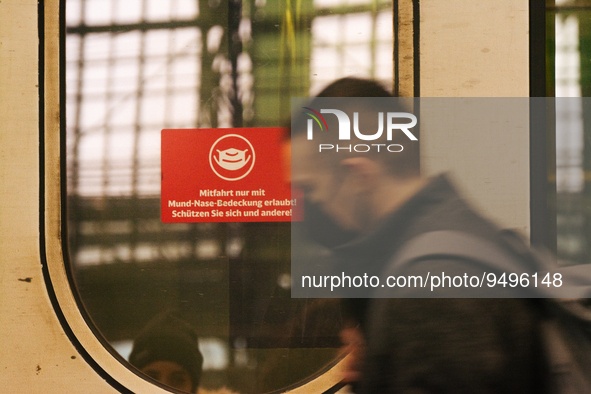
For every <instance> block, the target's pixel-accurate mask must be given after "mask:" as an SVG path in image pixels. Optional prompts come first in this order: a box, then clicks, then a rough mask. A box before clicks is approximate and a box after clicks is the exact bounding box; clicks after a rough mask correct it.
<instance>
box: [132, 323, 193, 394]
mask: <svg viewBox="0 0 591 394" xmlns="http://www.w3.org/2000/svg"><path fill="white" fill-rule="evenodd" d="M129 362H130V363H131V364H132V365H133V366H134V367H136V368H137V369H139V370H140V371H141V372H143V373H144V374H146V375H148V376H150V377H151V378H153V379H155V380H157V381H159V382H160V383H163V384H165V385H167V386H169V387H173V388H176V389H178V390H182V391H186V392H188V393H196V392H197V387H198V386H199V381H200V379H201V373H202V366H203V356H202V355H201V352H200V351H199V341H198V337H197V332H196V330H195V329H194V328H193V327H192V326H191V325H190V324H189V323H187V322H185V321H184V320H182V319H180V318H179V317H178V316H177V315H176V314H175V313H173V312H166V313H164V314H160V315H158V316H156V317H155V318H154V319H152V320H151V321H150V322H149V323H148V325H147V326H146V327H145V328H144V329H143V330H142V331H141V332H140V334H139V335H138V336H137V338H136V339H135V341H134V343H133V349H132V351H131V354H130V356H129Z"/></svg>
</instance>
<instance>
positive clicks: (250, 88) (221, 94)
mask: <svg viewBox="0 0 591 394" xmlns="http://www.w3.org/2000/svg"><path fill="white" fill-rule="evenodd" d="M287 4H289V7H291V8H287V7H288V6H287V5H286V4H285V2H275V1H264V0H256V1H255V0H253V1H242V2H224V1H210V0H207V1H205V0H165V1H164V0H126V1H116V0H67V1H66V24H67V27H66V92H67V99H66V112H67V114H66V120H67V131H66V133H67V135H66V142H67V146H66V164H67V193H68V236H69V252H70V256H71V263H72V270H73V274H74V277H75V280H76V286H77V289H78V292H79V294H80V297H81V299H82V301H83V304H84V306H85V308H86V310H87V312H88V314H89V316H90V317H91V318H92V320H93V322H94V323H95V324H96V326H97V328H98V329H99V330H100V332H101V333H102V335H103V336H104V337H105V338H106V340H108V341H109V342H110V343H111V344H112V345H113V346H114V347H115V349H117V351H118V352H119V353H120V354H121V355H122V357H124V358H126V359H129V356H130V354H131V351H132V344H133V340H134V339H135V338H137V337H138V335H140V333H141V332H142V330H143V329H144V328H145V327H146V325H147V324H148V323H149V322H150V321H151V320H152V319H153V318H154V317H155V316H157V315H158V314H159V313H162V312H164V311H168V310H170V309H171V308H172V309H175V310H176V311H178V313H179V316H180V318H182V319H183V320H184V321H186V322H187V324H190V325H191V326H193V327H194V328H195V330H196V332H197V335H198V338H199V340H198V348H199V351H200V353H201V354H202V355H203V366H202V369H203V375H202V377H201V379H200V387H201V388H202V389H210V390H216V389H221V388H222V387H227V388H229V389H231V390H233V391H236V392H240V393H258V392H269V391H273V390H278V389H281V388H285V387H288V386H291V385H294V384H296V383H297V382H300V381H303V380H305V379H308V378H310V377H311V376H314V375H315V374H317V373H319V371H321V370H322V368H323V367H324V366H326V365H329V364H330V363H332V362H334V360H335V358H336V356H337V353H338V348H339V346H340V343H339V340H338V336H337V334H338V330H339V327H340V325H341V323H342V316H341V311H340V307H339V305H338V303H336V302H335V301H322V300H305V299H300V300H298V299H291V297H290V287H291V278H290V276H289V273H290V236H291V234H290V225H289V223H199V224H192V223H191V224H189V223H180V224H179V223H175V224H163V223H162V222H161V221H160V181H161V175H160V131H161V130H162V129H164V128H209V127H214V128H216V127H243V126H248V127H267V126H273V127H276V126H285V125H287V124H289V119H288V116H289V113H290V99H291V97H292V96H300V97H301V96H307V95H308V94H310V92H312V93H313V92H315V91H318V90H319V89H320V88H321V87H322V86H323V85H325V84H326V83H328V82H330V81H332V80H334V79H336V78H339V77H342V76H346V75H356V76H359V77H371V78H376V79H378V80H380V81H382V82H384V83H385V84H386V85H387V86H388V85H391V80H392V68H393V67H392V2H391V1H379V0H363V1H360V0H355V1H353V0H349V1H346V0H331V1H326V0H325V1H312V0H304V1H298V2H295V1H294V2H291V3H290V2H287ZM140 369H141V368H140ZM150 374H151V375H152V376H153V377H155V372H154V371H151V372H150Z"/></svg>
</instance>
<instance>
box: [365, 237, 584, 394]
mask: <svg viewBox="0 0 591 394" xmlns="http://www.w3.org/2000/svg"><path fill="white" fill-rule="evenodd" d="M499 235H500V242H499V243H498V244H497V243H494V242H491V241H487V240H485V239H483V238H479V237H476V236H473V235H471V234H468V233H464V232H459V231H451V230H443V231H432V232H427V233H424V234H421V235H419V236H417V237H415V238H414V239H411V240H410V241H409V242H408V243H407V244H406V245H405V246H404V247H403V248H402V250H401V251H400V252H399V253H398V254H397V255H396V256H395V257H394V262H393V264H391V265H390V267H395V270H396V271H399V270H400V269H402V268H404V267H406V266H409V265H411V264H413V263H415V262H417V261H419V260H428V259H440V258H442V257H443V258H452V259H462V260H464V261H470V262H476V263H477V264H479V265H480V266H482V267H487V268H488V269H489V270H490V272H494V271H496V272H507V273H509V272H515V271H519V270H521V272H524V270H531V269H532V267H535V268H537V270H539V271H552V272H559V273H561V275H562V278H564V286H565V287H563V288H554V287H544V286H542V287H538V288H536V289H535V291H531V292H528V293H527V294H523V295H524V296H526V297H528V298H529V297H531V298H539V301H540V302H541V304H542V308H543V315H544V317H543V319H542V321H541V322H540V324H541V327H540V329H541V336H542V341H543V348H544V350H545V354H546V356H547V360H546V361H547V367H548V368H549V371H550V374H551V375H550V377H549V378H550V379H549V382H550V385H551V387H549V391H548V392H549V393H552V394H579V393H591V308H590V307H589V304H591V265H588V266H574V267H558V266H557V264H556V260H555V258H553V257H552V255H551V254H549V253H548V252H547V251H544V250H542V249H539V248H530V247H528V246H527V245H526V243H525V242H524V241H523V240H522V239H521V237H520V236H519V235H517V234H516V233H514V232H512V231H509V230H503V231H500V233H499ZM390 273H393V272H390ZM565 290H567V291H565ZM565 295H568V298H564V296H565ZM377 296H378V297H379V296H380V295H379V294H378V295H377Z"/></svg>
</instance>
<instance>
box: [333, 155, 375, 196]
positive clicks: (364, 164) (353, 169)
mask: <svg viewBox="0 0 591 394" xmlns="http://www.w3.org/2000/svg"><path fill="white" fill-rule="evenodd" d="M340 164H341V166H342V167H344V169H345V170H346V172H347V173H348V174H350V175H352V176H353V179H354V181H355V184H356V185H357V186H358V187H359V188H361V189H364V190H366V189H369V188H373V187H375V186H376V185H377V183H378V182H379V180H380V174H381V166H380V165H379V164H378V163H377V162H375V161H374V160H371V159H368V158H365V157H351V158H348V159H344V160H342V161H341V163H340Z"/></svg>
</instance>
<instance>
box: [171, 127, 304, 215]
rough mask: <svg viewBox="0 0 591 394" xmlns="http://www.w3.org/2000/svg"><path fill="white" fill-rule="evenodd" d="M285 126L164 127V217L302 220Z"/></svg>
mask: <svg viewBox="0 0 591 394" xmlns="http://www.w3.org/2000/svg"><path fill="white" fill-rule="evenodd" d="M287 132H288V131H287V129H285V128H278V127H276V128H243V129H168V130H162V135H161V143H162V145H161V149H162V199H161V207H162V209H161V217H162V222H164V223H194V222H277V221H291V220H300V218H301V217H302V211H301V210H300V209H298V196H297V195H296V193H295V192H294V193H293V194H292V190H291V188H290V184H289V169H288V168H287V167H288V166H289V160H288V158H286V157H283V155H282V152H283V150H282V138H283V136H285V135H286V133H287Z"/></svg>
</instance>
